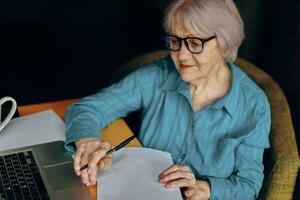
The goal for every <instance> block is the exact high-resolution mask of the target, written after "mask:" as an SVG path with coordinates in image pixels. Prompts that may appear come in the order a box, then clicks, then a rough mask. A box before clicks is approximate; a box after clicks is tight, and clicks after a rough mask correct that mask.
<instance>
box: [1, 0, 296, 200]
mask: <svg viewBox="0 0 300 200" xmlns="http://www.w3.org/2000/svg"><path fill="white" fill-rule="evenodd" d="M168 2H170V0H107V1H103V0H97V1H96V0H95V1H92V0H51V1H50V0H49V1H48V0H1V1H0V83H1V86H0V97H2V96H6V95H9V96H12V97H14V98H15V99H16V100H17V102H18V104H19V105H25V104H32V103H38V102H46V101H53V100H61V99H69V98H75V97H76V98H77V97H82V96H86V95H89V94H92V93H94V92H96V91H97V90H98V89H99V88H102V87H105V86H107V84H108V82H109V77H110V76H111V75H112V73H113V71H114V70H115V69H116V68H117V67H118V66H120V65H121V64H122V63H124V62H126V61H128V60H129V59H130V58H132V57H135V56H137V55H140V54H143V53H146V52H149V51H151V50H157V49H161V48H163V43H162V40H161V36H162V35H163V30H162V22H161V19H162V14H163V10H164V8H165V7H166V5H167V4H168ZM235 2H236V4H237V6H238V8H239V10H240V12H241V15H242V17H243V19H244V22H245V33H246V39H245V41H244V42H243V44H242V47H241V48H240V51H239V56H241V57H244V58H246V59H247V60H249V61H250V62H252V63H254V64H255V65H257V66H259V67H260V68H262V69H263V70H265V71H266V72H267V73H269V74H270V75H271V76H272V77H273V78H274V79H275V80H276V81H277V82H278V83H279V84H280V85H281V87H282V89H283V91H284V92H285V94H286V96H287V99H288V102H289V105H290V108H291V112H292V117H293V122H294V128H295V131H296V136H297V138H298V141H299V137H300V134H299V130H300V127H299V124H300V123H296V122H299V118H300V104H299V101H300V93H299V89H300V1H297V0H294V1H292V0H286V1H280V0H264V1H262V0H236V1H235ZM298 149H299V146H298ZM298 182H299V180H298ZM297 187H298V190H299V184H298V186H297ZM296 190H297V188H296ZM294 198H295V199H300V194H299V191H298V192H296V193H295V197H294Z"/></svg>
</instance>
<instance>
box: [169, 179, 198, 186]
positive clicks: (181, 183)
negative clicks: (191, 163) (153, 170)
mask: <svg viewBox="0 0 300 200" xmlns="http://www.w3.org/2000/svg"><path fill="white" fill-rule="evenodd" d="M191 185H192V184H191V181H190V180H188V179H184V178H181V179H177V180H172V181H169V182H167V183H166V185H165V187H166V188H181V187H190V186H191Z"/></svg>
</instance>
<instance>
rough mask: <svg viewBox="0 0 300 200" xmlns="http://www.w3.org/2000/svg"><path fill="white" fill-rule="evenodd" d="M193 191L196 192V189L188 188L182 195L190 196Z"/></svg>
mask: <svg viewBox="0 0 300 200" xmlns="http://www.w3.org/2000/svg"><path fill="white" fill-rule="evenodd" d="M195 193H196V191H195V189H194V188H189V189H186V190H185V191H184V196H186V197H191V196H193V195H195Z"/></svg>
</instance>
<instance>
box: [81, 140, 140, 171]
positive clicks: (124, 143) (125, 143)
mask: <svg viewBox="0 0 300 200" xmlns="http://www.w3.org/2000/svg"><path fill="white" fill-rule="evenodd" d="M134 138H135V136H134V135H133V136H131V137H129V138H127V139H126V140H124V141H123V142H121V143H120V144H119V145H117V146H116V147H114V148H112V149H111V150H109V151H108V152H106V155H105V156H108V155H110V154H112V153H113V152H115V151H118V150H119V149H121V148H123V147H124V146H126V145H127V144H128V143H129V142H130V141H131V140H133V139H134ZM86 168H88V164H86V165H84V166H82V167H81V168H80V171H82V170H84V169H86Z"/></svg>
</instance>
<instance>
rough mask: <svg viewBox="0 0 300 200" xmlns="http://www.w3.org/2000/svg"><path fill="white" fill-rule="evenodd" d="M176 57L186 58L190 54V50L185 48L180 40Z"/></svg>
mask: <svg viewBox="0 0 300 200" xmlns="http://www.w3.org/2000/svg"><path fill="white" fill-rule="evenodd" d="M177 56H178V59H179V60H186V59H188V58H189V57H190V56H191V52H190V51H189V50H188V49H187V47H186V45H185V43H184V42H183V41H182V44H181V48H180V49H179V51H178V54H177Z"/></svg>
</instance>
